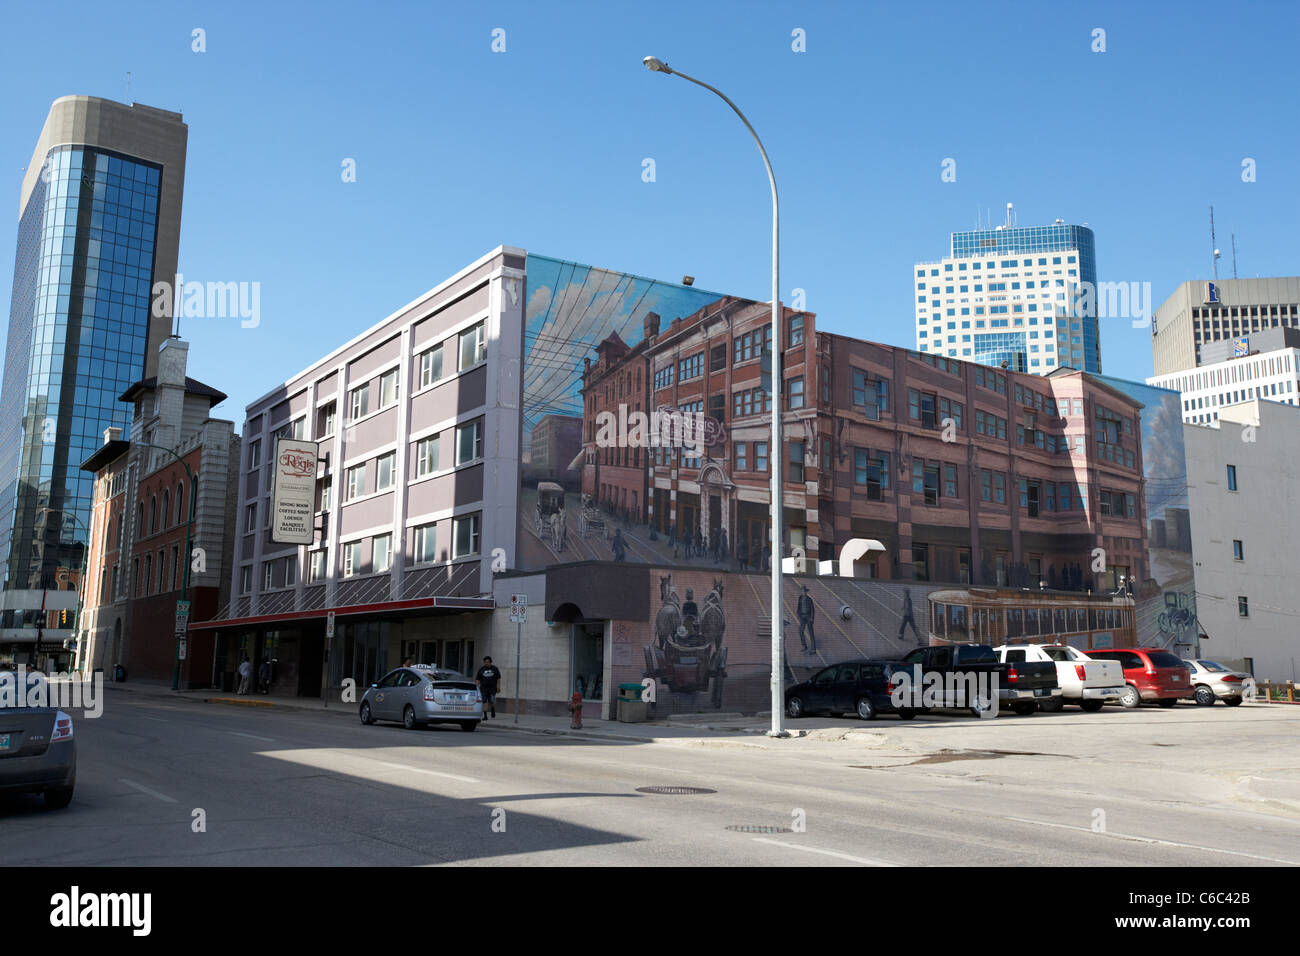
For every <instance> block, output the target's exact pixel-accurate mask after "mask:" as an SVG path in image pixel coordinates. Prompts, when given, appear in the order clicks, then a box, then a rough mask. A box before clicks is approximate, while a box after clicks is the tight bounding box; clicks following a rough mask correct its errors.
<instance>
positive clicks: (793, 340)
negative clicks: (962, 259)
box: [788, 290, 951, 348]
mask: <svg viewBox="0 0 1300 956" xmlns="http://www.w3.org/2000/svg"><path fill="white" fill-rule="evenodd" d="M950 291H951V290H950ZM788 341H789V347H790V348H794V347H795V346H796V345H803V316H802V315H796V316H794V317H792V318H791V319H790V333H789V337H788Z"/></svg>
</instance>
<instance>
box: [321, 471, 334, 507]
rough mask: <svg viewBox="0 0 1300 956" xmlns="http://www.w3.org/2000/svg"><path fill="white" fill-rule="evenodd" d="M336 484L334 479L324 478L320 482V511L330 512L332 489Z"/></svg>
mask: <svg viewBox="0 0 1300 956" xmlns="http://www.w3.org/2000/svg"><path fill="white" fill-rule="evenodd" d="M333 484H334V479H333V478H332V477H327V478H322V479H321V480H320V507H319V508H318V509H317V510H318V511H329V510H330V488H331V487H332V486H333Z"/></svg>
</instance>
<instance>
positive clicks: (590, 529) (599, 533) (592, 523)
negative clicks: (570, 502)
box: [578, 495, 605, 538]
mask: <svg viewBox="0 0 1300 956" xmlns="http://www.w3.org/2000/svg"><path fill="white" fill-rule="evenodd" d="M578 534H580V535H582V536H583V537H584V538H590V537H592V536H593V535H594V536H595V537H597V538H603V537H605V514H604V512H603V511H601V510H600V508H599V506H597V504H596V502H595V501H593V500H592V497H591V495H583V496H582V510H581V511H579V512H578Z"/></svg>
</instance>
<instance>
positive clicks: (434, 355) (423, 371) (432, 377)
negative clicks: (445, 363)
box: [420, 343, 442, 388]
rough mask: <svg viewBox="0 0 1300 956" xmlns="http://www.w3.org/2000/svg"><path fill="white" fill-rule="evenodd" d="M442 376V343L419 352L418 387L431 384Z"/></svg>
mask: <svg viewBox="0 0 1300 956" xmlns="http://www.w3.org/2000/svg"><path fill="white" fill-rule="evenodd" d="M441 378H442V344H441V343H439V344H438V345H435V346H434V347H433V348H431V349H426V350H425V351H423V352H421V353H420V387H421V388H424V387H425V386H426V385H432V384H433V383H434V382H436V381H438V380H439V379H441Z"/></svg>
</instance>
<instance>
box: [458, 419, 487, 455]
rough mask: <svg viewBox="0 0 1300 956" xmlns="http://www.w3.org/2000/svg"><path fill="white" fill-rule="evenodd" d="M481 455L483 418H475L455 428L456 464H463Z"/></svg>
mask: <svg viewBox="0 0 1300 956" xmlns="http://www.w3.org/2000/svg"><path fill="white" fill-rule="evenodd" d="M482 457H483V419H481V418H476V419H474V421H472V422H466V423H465V424H464V425H459V426H457V428H456V464H458V465H464V464H466V463H468V462H471V461H477V460H478V459H479V458H482Z"/></svg>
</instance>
